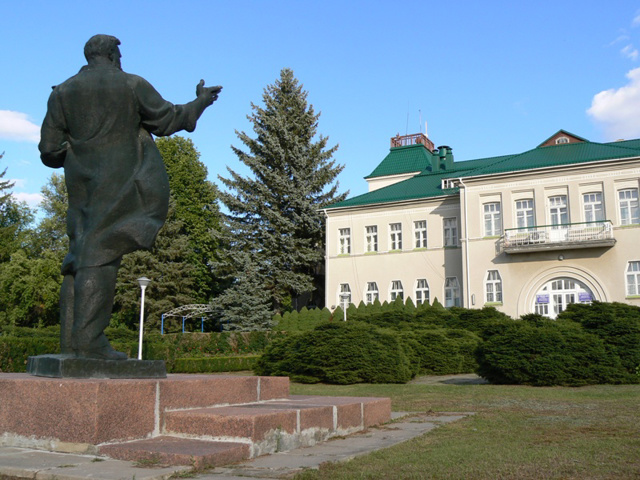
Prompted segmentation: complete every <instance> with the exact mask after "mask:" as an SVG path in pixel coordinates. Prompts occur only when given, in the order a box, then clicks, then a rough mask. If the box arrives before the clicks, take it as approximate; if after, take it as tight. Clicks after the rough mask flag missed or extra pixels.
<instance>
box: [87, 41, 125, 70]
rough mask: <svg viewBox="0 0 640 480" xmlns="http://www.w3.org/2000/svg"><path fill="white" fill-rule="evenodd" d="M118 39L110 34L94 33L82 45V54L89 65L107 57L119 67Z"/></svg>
mask: <svg viewBox="0 0 640 480" xmlns="http://www.w3.org/2000/svg"><path fill="white" fill-rule="evenodd" d="M118 45H120V40H118V39H117V38H116V37H113V36H111V35H94V36H93V37H91V38H90V39H89V41H88V42H87V43H86V44H85V46H84V56H85V58H86V59H87V62H88V63H89V65H91V64H92V63H98V62H100V61H104V60H105V59H107V60H108V61H109V62H110V63H112V64H113V65H115V66H116V67H118V68H120V57H121V55H120V49H119V48H118Z"/></svg>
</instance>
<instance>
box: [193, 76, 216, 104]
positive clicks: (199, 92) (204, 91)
mask: <svg viewBox="0 0 640 480" xmlns="http://www.w3.org/2000/svg"><path fill="white" fill-rule="evenodd" d="M220 90H222V87H221V86H220V85H217V86H215V87H205V86H204V80H200V83H198V86H197V87H196V96H198V97H206V98H207V100H208V102H207V103H208V104H209V105H211V104H212V103H213V102H215V101H216V100H217V99H218V94H219V93H220Z"/></svg>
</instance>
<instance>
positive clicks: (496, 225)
mask: <svg viewBox="0 0 640 480" xmlns="http://www.w3.org/2000/svg"><path fill="white" fill-rule="evenodd" d="M501 234H502V217H501V215H500V203H499V202H493V203H485V204H484V236H485V237H493V236H497V235H501Z"/></svg>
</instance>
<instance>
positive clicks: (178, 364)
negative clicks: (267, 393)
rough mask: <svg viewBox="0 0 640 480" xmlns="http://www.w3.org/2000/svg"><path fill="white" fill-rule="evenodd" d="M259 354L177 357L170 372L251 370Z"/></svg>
mask: <svg viewBox="0 0 640 480" xmlns="http://www.w3.org/2000/svg"><path fill="white" fill-rule="evenodd" d="M258 358H260V356H259V355H243V356H239V357H204V358H177V359H176V360H175V362H174V364H173V368H172V370H171V372H172V373H212V372H239V371H242V370H252V369H253V368H254V367H255V365H256V362H257V360H258Z"/></svg>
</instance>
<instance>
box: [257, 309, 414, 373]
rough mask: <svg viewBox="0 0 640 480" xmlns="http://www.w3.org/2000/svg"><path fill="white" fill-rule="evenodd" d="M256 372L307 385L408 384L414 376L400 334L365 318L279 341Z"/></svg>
mask: <svg viewBox="0 0 640 480" xmlns="http://www.w3.org/2000/svg"><path fill="white" fill-rule="evenodd" d="M254 370H255V373H256V374H258V375H283V376H290V377H291V378H292V379H293V380H295V381H300V382H305V383H316V382H325V383H334V384H353V383H363V382H366V383H404V382H407V381H408V380H409V379H410V378H411V376H412V372H411V368H410V363H409V359H408V357H407V355H406V353H405V350H404V348H403V345H402V343H401V342H400V339H399V336H398V335H397V334H396V333H394V332H392V331H388V330H382V329H379V328H376V327H373V326H371V325H367V324H363V323H360V322H346V323H345V322H334V323H325V324H323V325H320V326H319V327H316V328H315V329H314V330H312V331H308V332H302V333H300V334H295V335H290V336H288V337H286V338H281V339H278V340H275V341H274V342H273V343H272V344H271V345H269V346H268V347H267V349H266V350H265V352H264V354H263V355H262V357H260V359H259V360H258V362H257V364H256V368H255V369H254Z"/></svg>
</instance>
